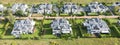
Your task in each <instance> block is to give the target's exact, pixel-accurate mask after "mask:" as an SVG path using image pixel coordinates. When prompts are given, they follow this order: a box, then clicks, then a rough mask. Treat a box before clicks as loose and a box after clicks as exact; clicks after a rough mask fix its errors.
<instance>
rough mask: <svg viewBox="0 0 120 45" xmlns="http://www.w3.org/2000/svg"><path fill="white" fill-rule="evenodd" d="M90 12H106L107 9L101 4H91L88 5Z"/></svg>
mask: <svg viewBox="0 0 120 45" xmlns="http://www.w3.org/2000/svg"><path fill="white" fill-rule="evenodd" d="M88 6H89V8H90V10H91V12H106V11H108V7H107V6H105V5H103V4H102V3H98V2H92V3H89V4H88Z"/></svg>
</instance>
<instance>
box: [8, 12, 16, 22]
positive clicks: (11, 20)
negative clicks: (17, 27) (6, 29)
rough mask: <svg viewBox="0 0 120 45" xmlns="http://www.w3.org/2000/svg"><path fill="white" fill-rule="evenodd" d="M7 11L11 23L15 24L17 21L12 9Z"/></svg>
mask: <svg viewBox="0 0 120 45" xmlns="http://www.w3.org/2000/svg"><path fill="white" fill-rule="evenodd" d="M6 13H8V14H6V15H8V16H7V17H6V19H7V21H8V22H10V24H14V22H15V17H14V16H13V15H12V13H11V11H10V10H8V12H6Z"/></svg>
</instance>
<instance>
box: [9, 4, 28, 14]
mask: <svg viewBox="0 0 120 45" xmlns="http://www.w3.org/2000/svg"><path fill="white" fill-rule="evenodd" d="M27 9H28V5H27V4H21V3H15V4H13V5H12V8H11V10H12V13H13V14H15V13H16V12H17V11H18V10H21V11H23V13H24V14H27Z"/></svg>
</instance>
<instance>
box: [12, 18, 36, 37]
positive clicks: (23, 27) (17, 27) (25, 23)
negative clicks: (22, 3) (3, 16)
mask: <svg viewBox="0 0 120 45" xmlns="http://www.w3.org/2000/svg"><path fill="white" fill-rule="evenodd" d="M34 25H35V22H34V21H33V20H31V19H26V20H17V21H16V22H15V24H14V28H13V30H12V32H11V34H12V35H13V36H15V37H20V35H21V34H29V33H33V32H34Z"/></svg>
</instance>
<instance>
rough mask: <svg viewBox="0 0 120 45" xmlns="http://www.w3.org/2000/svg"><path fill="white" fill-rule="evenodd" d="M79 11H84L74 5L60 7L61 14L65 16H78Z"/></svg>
mask: <svg viewBox="0 0 120 45" xmlns="http://www.w3.org/2000/svg"><path fill="white" fill-rule="evenodd" d="M81 11H84V9H83V8H82V7H80V6H78V5H76V4H74V3H65V4H64V6H63V7H62V12H63V13H65V14H69V13H73V14H80V12H81Z"/></svg>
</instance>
